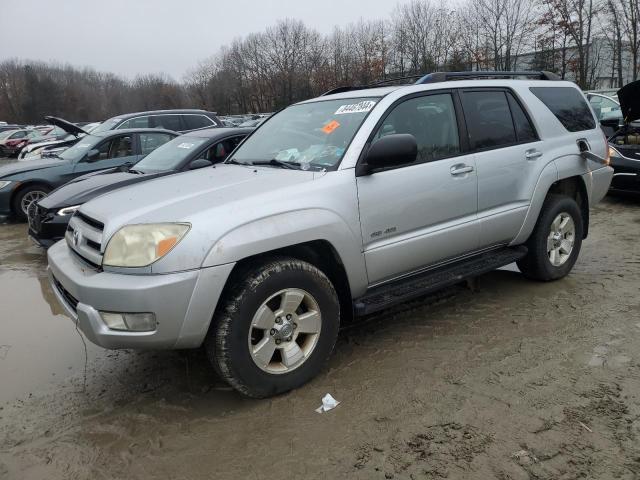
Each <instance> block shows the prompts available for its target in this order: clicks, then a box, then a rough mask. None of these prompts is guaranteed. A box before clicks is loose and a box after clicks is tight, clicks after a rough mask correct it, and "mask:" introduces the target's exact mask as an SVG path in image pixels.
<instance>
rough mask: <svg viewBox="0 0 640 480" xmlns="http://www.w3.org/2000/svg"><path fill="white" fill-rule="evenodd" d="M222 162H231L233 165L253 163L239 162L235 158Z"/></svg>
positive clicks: (249, 163)
mask: <svg viewBox="0 0 640 480" xmlns="http://www.w3.org/2000/svg"><path fill="white" fill-rule="evenodd" d="M224 163H231V164H233V165H253V163H251V162H239V161H238V160H235V159H233V158H231V159H229V160H225V162H224Z"/></svg>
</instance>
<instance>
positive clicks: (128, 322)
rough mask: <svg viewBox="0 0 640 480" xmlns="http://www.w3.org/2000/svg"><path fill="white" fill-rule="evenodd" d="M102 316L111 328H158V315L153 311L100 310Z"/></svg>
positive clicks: (142, 330) (145, 329)
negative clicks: (124, 311) (119, 311)
mask: <svg viewBox="0 0 640 480" xmlns="http://www.w3.org/2000/svg"><path fill="white" fill-rule="evenodd" d="M100 316H101V317H102V321H103V322H104V323H106V324H107V327H109V328H110V329H111V330H125V331H130V332H150V331H153V330H155V329H156V316H155V315H154V314H153V313H116V312H100Z"/></svg>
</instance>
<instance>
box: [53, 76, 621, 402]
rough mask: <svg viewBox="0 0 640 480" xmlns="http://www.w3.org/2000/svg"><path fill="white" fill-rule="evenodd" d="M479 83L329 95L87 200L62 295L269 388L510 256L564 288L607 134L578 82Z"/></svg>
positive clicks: (79, 313) (125, 339)
mask: <svg viewBox="0 0 640 480" xmlns="http://www.w3.org/2000/svg"><path fill="white" fill-rule="evenodd" d="M484 75H487V76H488V74H480V73H478V72H475V73H471V74H450V73H449V74H431V75H428V76H426V77H424V78H422V79H420V80H419V81H418V82H417V83H416V84H412V85H400V86H399V85H396V86H386V87H381V88H368V89H351V88H341V89H338V91H337V92H335V91H334V92H328V94H325V95H323V96H321V97H319V98H315V99H312V100H308V101H305V102H301V103H298V104H296V105H293V106H290V107H288V108H286V109H284V110H283V111H281V112H279V113H277V114H276V115H274V116H273V117H271V118H270V119H269V120H267V121H266V122H265V123H264V124H263V125H262V126H261V127H260V128H258V129H257V130H256V131H255V132H254V133H253V134H252V135H251V136H250V137H248V138H247V139H246V140H245V141H244V142H243V143H242V144H241V145H240V146H239V147H238V148H237V149H236V150H235V152H234V153H233V154H232V155H231V156H230V157H229V160H228V161H227V162H226V163H225V164H222V165H217V166H215V167H211V168H210V169H208V172H207V171H206V170H199V171H197V172H190V173H184V174H180V175H175V176H171V177H166V178H161V179H158V180H152V181H149V182H145V183H143V184H140V185H136V186H132V187H125V188H123V189H121V190H118V191H116V192H113V193H109V194H106V195H104V196H102V197H98V198H96V199H94V200H92V201H90V202H88V203H85V204H84V205H83V206H82V207H81V208H80V209H79V210H78V211H77V212H76V214H75V215H74V216H73V218H72V219H71V221H70V223H69V228H68V231H67V233H66V238H65V240H62V241H60V242H58V243H57V244H55V245H54V246H53V247H52V248H51V249H50V250H49V252H48V256H49V275H50V279H51V283H52V285H53V287H54V291H55V293H56V295H57V298H58V300H59V301H60V303H61V304H62V305H63V306H64V308H65V309H66V312H67V313H68V315H69V316H70V317H72V318H73V319H74V320H75V322H76V323H77V325H78V326H79V328H80V329H81V330H82V332H83V333H84V334H85V335H86V336H87V338H89V339H90V340H91V341H92V342H94V343H96V344H98V345H101V346H103V347H105V348H168V349H185V348H197V347H200V346H202V345H204V347H205V348H206V351H207V352H208V357H209V359H210V361H211V363H212V365H213V366H214V367H215V368H216V370H217V371H218V372H219V373H220V375H221V376H222V377H223V378H224V379H225V380H226V381H228V382H229V384H231V385H232V386H233V387H235V388H236V389H238V390H239V391H240V392H242V393H244V394H246V395H249V396H253V397H266V396H270V395H273V394H277V393H279V392H284V391H287V390H290V389H292V388H296V387H299V386H300V385H302V384H304V383H305V382H307V381H308V380H309V379H311V378H313V377H314V375H316V374H317V373H318V372H319V371H320V370H321V369H322V368H323V365H324V364H325V362H326V361H327V359H328V357H329V355H330V354H331V351H332V349H333V347H334V344H335V342H336V338H337V335H338V329H339V326H340V323H341V322H345V321H346V320H348V319H349V318H350V317H352V316H354V315H356V316H357V315H365V314H369V313H371V312H374V311H378V310H381V309H384V308H387V307H389V306H391V305H393V304H396V303H399V302H404V301H406V300H408V299H412V298H416V297H419V296H421V295H424V294H425V293H426V292H430V291H433V290H435V289H438V288H442V287H444V286H447V285H451V284H454V283H457V282H460V281H461V279H463V278H465V277H469V276H474V275H478V274H481V273H484V272H487V271H490V270H492V269H495V268H498V267H500V266H503V265H506V264H509V263H512V262H517V265H518V267H519V268H520V270H521V271H522V273H523V274H524V275H525V276H526V277H528V278H531V279H534V280H541V281H549V280H556V279H559V278H562V277H564V276H565V275H567V274H568V273H569V271H570V270H571V268H572V267H573V265H574V263H575V262H576V259H577V257H578V253H579V251H580V245H581V243H582V241H583V239H584V238H586V236H587V232H588V227H589V208H590V206H592V205H594V204H595V203H597V202H598V201H599V200H600V199H601V198H602V197H603V196H604V195H605V193H606V192H607V189H608V188H609V183H610V181H611V177H612V169H611V168H610V167H609V166H607V161H608V160H607V159H608V147H607V142H606V139H605V137H604V135H603V133H602V130H601V129H600V127H599V126H598V124H597V122H596V119H595V117H594V113H593V111H592V110H591V109H590V107H589V106H588V103H587V102H586V100H585V97H584V95H583V94H582V92H581V91H580V90H579V89H578V88H577V87H576V86H575V85H574V84H572V83H569V82H565V81H557V80H553V79H552V78H553V77H552V76H551V74H547V73H544V72H543V73H537V74H532V73H527V74H526V75H523V74H516V73H510V74H497V73H493V74H491V77H492V78H491V79H486V78H481V77H482V76H484ZM501 76H505V77H507V76H508V77H510V78H500V77H501ZM479 77H480V78H479ZM531 77H536V78H535V79H532V78H531ZM184 148H189V145H188V143H187V144H185V145H184Z"/></svg>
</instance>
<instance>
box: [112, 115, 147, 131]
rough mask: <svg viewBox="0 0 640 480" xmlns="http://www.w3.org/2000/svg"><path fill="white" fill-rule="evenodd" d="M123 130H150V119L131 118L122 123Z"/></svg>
mask: <svg viewBox="0 0 640 480" xmlns="http://www.w3.org/2000/svg"><path fill="white" fill-rule="evenodd" d="M121 128H149V117H138V118H130V119H129V120H127V121H126V122H122V125H120V126H119V127H118V129H121Z"/></svg>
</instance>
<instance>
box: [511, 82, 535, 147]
mask: <svg viewBox="0 0 640 480" xmlns="http://www.w3.org/2000/svg"><path fill="white" fill-rule="evenodd" d="M507 98H508V99H509V107H511V116H512V117H513V124H514V126H515V127H516V137H517V139H518V142H535V141H536V140H538V135H537V133H536V130H535V128H533V125H532V123H531V120H529V117H528V116H527V114H526V113H525V112H524V110H523V109H522V107H521V106H520V104H519V103H518V101H517V100H516V99H515V98H514V96H513V95H512V94H511V93H507Z"/></svg>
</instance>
